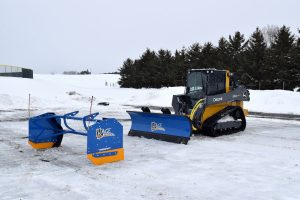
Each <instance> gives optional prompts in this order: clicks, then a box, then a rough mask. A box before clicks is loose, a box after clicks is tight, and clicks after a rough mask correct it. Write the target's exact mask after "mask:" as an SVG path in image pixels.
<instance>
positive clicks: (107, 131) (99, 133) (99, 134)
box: [96, 128, 115, 139]
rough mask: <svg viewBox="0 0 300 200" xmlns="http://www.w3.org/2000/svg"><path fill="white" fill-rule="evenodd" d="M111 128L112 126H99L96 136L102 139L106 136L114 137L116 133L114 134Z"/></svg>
mask: <svg viewBox="0 0 300 200" xmlns="http://www.w3.org/2000/svg"><path fill="white" fill-rule="evenodd" d="M110 129H111V128H107V129H103V128H98V129H96V138H97V139H101V138H104V137H113V136H115V134H113V133H112V132H111V131H110Z"/></svg>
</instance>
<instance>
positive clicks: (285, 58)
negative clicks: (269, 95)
mask: <svg viewBox="0 0 300 200" xmlns="http://www.w3.org/2000/svg"><path fill="white" fill-rule="evenodd" d="M294 41H295V36H294V35H293V34H291V32H290V29H289V28H287V27H286V26H283V27H281V28H280V29H279V31H278V33H277V35H276V36H275V41H274V43H273V44H272V45H271V57H272V60H271V63H270V64H271V65H273V66H274V67H273V70H274V71H275V72H276V77H275V78H274V82H277V83H278V84H279V85H281V84H282V88H283V87H284V88H285V89H292V87H293V83H292V82H293V81H295V78H296V77H295V75H296V70H295V69H296V66H295V63H293V57H292V56H293V51H294V48H295V45H294ZM279 85H278V86H277V87H279ZM279 88H280V87H279Z"/></svg>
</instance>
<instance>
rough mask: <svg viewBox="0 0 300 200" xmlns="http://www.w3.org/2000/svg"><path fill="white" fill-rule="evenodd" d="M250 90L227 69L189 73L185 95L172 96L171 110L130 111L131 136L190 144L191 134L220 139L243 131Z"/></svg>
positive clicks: (146, 109) (143, 108) (191, 71)
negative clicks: (219, 137) (246, 103)
mask: <svg viewBox="0 0 300 200" xmlns="http://www.w3.org/2000/svg"><path fill="white" fill-rule="evenodd" d="M249 100H250V97H249V91H248V90H247V89H246V87H245V86H242V85H238V84H237V81H236V80H235V79H234V76H233V75H232V74H230V72H229V71H227V70H216V69H192V70H189V71H188V73H187V81H186V88H185V94H180V95H173V100H172V107H173V109H174V114H171V111H170V110H169V109H168V108H162V109H161V111H162V113H152V112H151V111H150V109H149V108H148V107H142V112H135V111H127V112H128V113H129V115H130V117H131V120H132V125H131V129H130V131H129V134H128V135H129V136H140V137H145V138H154V139H159V140H164V141H169V142H175V143H183V144H187V143H188V141H189V140H190V137H191V135H192V134H193V133H194V134H203V135H207V136H212V137H217V136H221V135H224V134H232V133H235V132H239V131H243V130H245V128H246V119H245V116H246V115H247V113H248V111H247V110H246V109H244V108H243V101H249Z"/></svg>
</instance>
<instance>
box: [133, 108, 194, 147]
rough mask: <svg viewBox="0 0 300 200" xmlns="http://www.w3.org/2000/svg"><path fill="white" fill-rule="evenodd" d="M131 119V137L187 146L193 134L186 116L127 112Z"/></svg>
mask: <svg viewBox="0 0 300 200" xmlns="http://www.w3.org/2000/svg"><path fill="white" fill-rule="evenodd" d="M127 113H128V114H129V115H130V117H131V122H132V124H131V129H130V131H129V133H128V135H129V136H140V137H145V138H153V139H157V140H163V141H167V142H174V143H183V144H187V143H188V141H189V140H190V137H191V133H192V126H191V122H190V119H189V118H188V117H186V116H181V115H171V114H160V113H147V112H133V111H127Z"/></svg>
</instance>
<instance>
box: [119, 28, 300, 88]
mask: <svg viewBox="0 0 300 200" xmlns="http://www.w3.org/2000/svg"><path fill="white" fill-rule="evenodd" d="M298 33H300V30H298ZM198 68H201V69H202V68H216V69H227V70H230V71H231V72H233V73H235V74H236V77H237V79H238V80H239V82H240V83H241V84H244V85H247V86H248V87H249V88H252V89H282V88H284V89H288V90H291V89H293V88H295V87H297V86H298V87H299V86H300V38H299V36H296V35H294V34H293V33H292V32H291V31H290V28H289V27H286V26H282V27H280V28H279V27H276V26H268V27H265V28H263V29H260V28H256V30H255V31H254V32H253V33H252V35H251V36H250V38H248V39H246V38H245V36H244V35H243V34H242V33H240V32H239V31H237V32H235V33H234V34H233V35H230V36H229V37H228V38H227V39H226V38H224V37H221V38H220V40H219V41H218V45H217V46H214V45H213V44H212V43H211V42H207V43H205V44H203V45H201V44H199V43H194V44H192V45H191V46H190V47H189V48H187V49H186V48H184V47H183V48H182V49H180V50H176V51H175V52H174V53H172V52H171V51H170V50H165V49H160V50H159V51H158V52H155V51H153V50H150V49H147V50H146V51H145V52H144V53H143V54H142V55H141V56H140V58H138V59H134V60H133V59H130V58H128V59H127V60H125V61H124V63H123V65H122V67H121V68H120V69H119V72H120V75H121V78H120V80H119V84H120V86H121V87H133V88H142V87H144V88H160V87H170V86H183V85H185V80H186V73H187V70H188V69H198Z"/></svg>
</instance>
